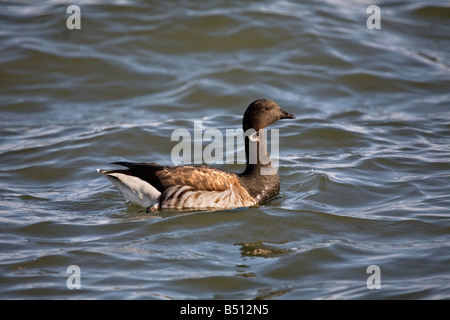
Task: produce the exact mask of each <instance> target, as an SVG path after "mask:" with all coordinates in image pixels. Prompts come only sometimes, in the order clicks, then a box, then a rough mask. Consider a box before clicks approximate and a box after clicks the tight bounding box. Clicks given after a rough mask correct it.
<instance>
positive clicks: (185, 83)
mask: <svg viewBox="0 0 450 320" xmlns="http://www.w3.org/2000/svg"><path fill="white" fill-rule="evenodd" d="M70 4H76V5H78V6H79V7H80V9H81V29H80V30H76V29H74V30H69V29H68V28H67V27H66V20H67V19H68V17H69V16H70V13H66V9H67V7H68V5H69V3H68V1H56V0H54V1H39V2H36V1H2V2H0V25H1V28H0V50H1V52H2V53H1V55H0V124H1V126H0V163H1V168H0V230H1V231H0V248H1V249H0V297H1V298H6V299H16V298H19V299H20V298H26V299H34V298H44V299H54V298H57V299H86V298H89V299H107V298H112V299H187V298H195V299H204V298H205V299H224V298H236V299H377V298H383V299H391V298H394V299H445V298H446V299H448V298H450V272H449V266H450V219H449V214H450V212H449V211H450V192H449V182H450V145H449V142H450V140H449V138H450V101H449V97H450V95H449V92H450V90H449V89H450V42H449V40H450V39H449V38H450V36H449V35H450V25H449V19H450V6H449V4H448V2H447V1H377V2H376V3H375V4H377V5H378V6H379V7H380V9H381V29H373V30H370V29H368V28H367V26H366V21H367V19H368V18H369V16H370V13H367V12H366V10H367V7H368V6H369V5H371V4H373V3H372V2H370V1H363V0H360V1H340V0H325V1H192V2H187V1H149V2H146V1H95V0H92V1H73V3H70ZM257 98H270V99H273V100H275V101H276V102H278V104H280V105H281V106H282V107H283V108H284V109H285V110H287V111H289V112H291V113H294V114H295V115H296V117H297V119H296V120H293V121H282V122H281V121H280V122H278V123H277V124H275V125H274V126H272V128H276V129H279V133H280V143H279V149H280V152H279V158H280V168H279V175H280V179H281V193H280V195H279V197H277V198H276V199H274V200H272V201H271V202H269V203H268V204H266V205H264V206H261V207H256V208H242V209H236V210H227V211H225V210H224V211H215V212H205V211H197V212H195V211H194V212H158V213H152V214H146V213H145V210H144V209H143V208H140V207H138V206H135V205H132V204H130V203H127V202H126V201H125V200H124V198H123V197H122V196H121V194H120V193H119V192H118V191H117V189H115V188H114V187H113V186H112V185H111V184H110V183H109V182H108V181H107V180H106V179H104V178H103V177H101V176H100V175H99V174H98V173H97V172H96V169H97V168H110V167H112V166H111V165H109V163H110V162H113V161H121V160H127V161H136V162H138V161H145V162H158V163H161V164H171V156H170V155H171V151H172V148H173V147H174V146H175V145H176V143H177V141H171V134H172V132H173V131H174V130H175V129H177V128H185V129H187V130H189V131H190V132H192V130H193V128H194V121H195V120H202V125H203V129H204V130H206V129H208V128H217V129H219V130H221V131H222V132H225V130H226V129H237V128H240V126H241V117H242V114H243V112H244V110H245V108H246V107H247V106H248V104H249V103H250V102H251V101H253V100H254V99H257ZM195 156H198V155H195ZM216 166H217V167H222V168H226V169H230V170H235V171H239V170H242V164H240V163H236V164H228V165H221V164H217V165H216ZM70 265H77V266H79V268H80V273H81V278H80V279H81V289H79V290H77V289H73V290H70V289H68V287H67V285H66V280H67V279H68V277H69V275H70V274H69V273H67V268H68V266H70ZM370 265H377V266H378V267H379V268H380V274H381V278H380V285H381V288H380V289H369V288H368V286H367V284H366V281H367V280H368V278H369V276H371V274H370V273H367V268H368V266H370ZM369 282H370V281H369ZM373 283H375V282H373ZM370 284H372V283H370Z"/></svg>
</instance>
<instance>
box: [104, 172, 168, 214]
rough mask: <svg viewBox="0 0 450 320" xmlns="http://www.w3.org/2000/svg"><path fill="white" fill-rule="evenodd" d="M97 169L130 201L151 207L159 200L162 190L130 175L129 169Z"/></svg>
mask: <svg viewBox="0 0 450 320" xmlns="http://www.w3.org/2000/svg"><path fill="white" fill-rule="evenodd" d="M97 171H98V172H99V173H101V174H103V175H104V176H105V177H106V178H107V179H108V180H109V181H111V182H112V183H113V184H114V185H115V186H116V187H117V188H118V189H119V190H120V192H121V193H122V194H123V195H124V197H125V198H127V199H128V200H129V201H130V202H132V203H136V204H138V205H140V206H142V207H145V208H147V207H150V206H153V205H155V204H157V203H158V202H159V199H160V198H161V192H160V191H159V190H158V189H156V188H155V187H154V186H152V185H151V184H150V183H149V182H148V181H145V180H142V179H141V178H140V177H137V176H133V175H130V174H129V173H128V172H127V171H128V170H102V169H97Z"/></svg>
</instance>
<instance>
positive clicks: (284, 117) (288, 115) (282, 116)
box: [280, 109, 295, 119]
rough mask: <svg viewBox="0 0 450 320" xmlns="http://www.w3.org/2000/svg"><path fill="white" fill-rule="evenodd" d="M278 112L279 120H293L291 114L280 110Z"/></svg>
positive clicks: (293, 117)
mask: <svg viewBox="0 0 450 320" xmlns="http://www.w3.org/2000/svg"><path fill="white" fill-rule="evenodd" d="M280 111H281V113H280V119H295V116H294V115H293V114H292V113H289V112H287V111H284V110H283V109H280Z"/></svg>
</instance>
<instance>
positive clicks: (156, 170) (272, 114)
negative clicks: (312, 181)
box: [97, 99, 295, 212]
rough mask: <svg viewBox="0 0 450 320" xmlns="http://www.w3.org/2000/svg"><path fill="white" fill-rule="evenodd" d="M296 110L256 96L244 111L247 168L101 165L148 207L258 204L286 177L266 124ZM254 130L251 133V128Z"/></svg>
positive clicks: (130, 196)
mask: <svg viewBox="0 0 450 320" xmlns="http://www.w3.org/2000/svg"><path fill="white" fill-rule="evenodd" d="M280 119H295V116H294V115H293V114H291V113H288V112H286V111H284V110H282V109H281V108H280V106H278V105H277V104H276V103H275V102H274V101H272V100H269V99H258V100H255V101H253V102H252V103H251V104H250V105H249V106H248V108H247V110H246V111H245V113H244V117H243V120H242V127H243V130H244V132H245V133H246V134H245V135H244V136H245V153H246V162H247V163H246V167H245V170H244V171H243V172H242V173H235V172H230V171H225V170H221V169H218V168H212V167H208V166H204V165H202V166H193V165H181V166H168V165H159V164H157V163H133V162H124V161H120V162H113V163H111V164H114V165H120V166H122V167H125V168H126V169H118V170H103V169H97V171H98V172H99V173H101V174H102V175H104V176H105V177H106V178H107V179H108V180H109V181H110V182H112V183H113V184H114V185H115V186H116V187H117V188H118V189H119V190H120V192H121V193H122V194H123V196H124V197H125V198H126V199H128V200H129V201H130V202H132V203H135V204H138V205H140V206H142V207H144V208H146V212H151V211H154V210H161V209H208V208H216V209H232V208H239V207H251V206H257V205H260V204H262V203H264V202H265V201H267V200H268V199H270V198H272V197H274V196H275V195H277V194H278V193H279V191H280V179H279V177H278V174H277V170H276V168H275V167H274V166H273V164H272V161H271V160H270V157H269V153H268V151H267V144H266V141H265V137H264V130H262V129H264V128H266V127H267V126H268V125H270V124H272V123H274V122H276V121H278V120H280ZM248 132H250V133H249V134H247V133H248Z"/></svg>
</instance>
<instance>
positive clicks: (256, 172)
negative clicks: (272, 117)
mask: <svg viewBox="0 0 450 320" xmlns="http://www.w3.org/2000/svg"><path fill="white" fill-rule="evenodd" d="M251 131H253V130H251ZM253 132H254V131H253ZM256 135H257V136H254V135H253V136H252V135H247V134H246V135H245V156H246V158H247V166H246V167H245V171H244V172H243V173H242V175H243V176H261V175H273V174H276V170H275V168H274V167H273V166H272V161H271V159H270V155H269V152H268V150H267V140H266V137H265V130H258V131H256ZM272 171H273V172H272Z"/></svg>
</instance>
